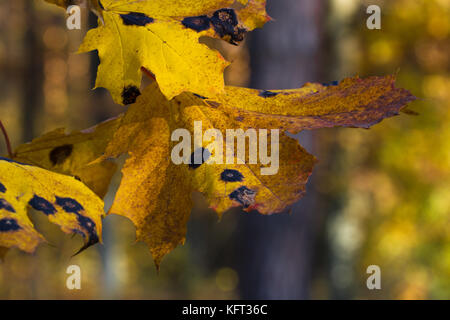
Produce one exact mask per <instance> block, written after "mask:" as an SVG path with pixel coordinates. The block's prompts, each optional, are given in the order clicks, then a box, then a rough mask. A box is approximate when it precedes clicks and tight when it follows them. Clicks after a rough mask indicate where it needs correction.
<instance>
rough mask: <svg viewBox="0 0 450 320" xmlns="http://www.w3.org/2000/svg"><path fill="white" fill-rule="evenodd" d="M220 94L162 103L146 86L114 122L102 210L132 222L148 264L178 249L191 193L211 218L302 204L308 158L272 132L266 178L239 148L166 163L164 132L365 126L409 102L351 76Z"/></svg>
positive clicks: (382, 81) (170, 146)
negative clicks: (118, 161)
mask: <svg viewBox="0 0 450 320" xmlns="http://www.w3.org/2000/svg"><path fill="white" fill-rule="evenodd" d="M226 92H227V93H226V94H225V95H223V96H222V97H220V98H219V99H217V100H215V101H213V100H210V99H207V98H205V97H200V96H198V95H194V94H191V93H184V94H182V95H180V96H178V97H176V98H174V99H173V100H172V101H168V100H167V99H166V98H165V97H164V95H163V94H162V93H161V92H160V90H159V88H158V86H157V85H156V84H153V85H150V86H149V87H148V88H146V90H145V92H144V94H143V95H142V96H141V97H140V98H139V99H138V101H137V102H136V104H134V105H132V106H130V108H129V110H128V111H127V112H126V113H125V115H124V116H123V117H122V119H121V120H120V125H119V126H118V129H117V131H116V133H115V135H114V137H113V139H112V140H111V142H110V143H109V145H108V146H107V148H106V150H105V154H104V156H103V157H102V158H108V157H117V156H119V155H121V154H124V153H128V154H129V156H130V157H129V158H128V159H127V161H126V162H125V165H124V167H123V169H122V173H123V178H122V181H121V184H120V187H119V189H118V191H117V194H116V198H115V201H114V203H113V206H112V208H111V209H110V213H114V214H119V215H123V216H126V217H128V218H130V219H131V220H132V221H133V222H134V224H135V225H136V228H137V240H138V241H145V242H146V243H147V244H148V245H149V247H150V251H151V253H152V255H153V257H154V260H155V263H156V265H157V266H158V265H159V263H160V262H161V260H162V258H163V257H164V255H165V254H167V253H168V252H170V251H171V250H172V249H174V248H175V247H176V246H177V245H178V244H182V243H184V240H185V234H186V224H187V221H188V218H189V215H190V211H191V206H192V200H191V193H192V192H193V191H200V192H202V193H204V194H205V195H206V197H207V200H208V202H209V205H210V206H211V207H212V208H214V209H216V210H217V211H218V213H219V214H222V213H223V212H224V211H225V210H227V209H228V208H230V207H232V206H242V207H243V208H244V209H246V210H253V209H256V210H258V211H259V212H260V213H263V214H272V213H276V212H280V211H282V210H283V209H285V208H286V207H287V206H289V205H291V204H293V203H294V202H295V201H297V200H298V199H299V198H301V197H302V195H303V194H304V192H305V184H306V182H307V180H308V177H309V175H310V174H311V172H312V169H313V166H314V164H315V161H316V160H315V158H314V157H313V156H311V155H310V154H308V153H307V152H306V151H305V150H304V149H303V148H302V147H301V146H300V145H299V144H298V143H297V141H296V140H295V139H292V138H290V137H288V136H287V135H285V134H284V133H281V134H280V137H279V167H278V168H277V171H276V174H274V175H265V174H262V169H264V168H267V165H264V164H258V163H256V164H255V163H252V164H250V163H249V162H248V160H249V148H250V146H249V145H247V146H246V152H245V153H244V155H243V156H242V155H241V156H240V155H239V153H236V152H233V153H234V154H233V155H232V157H233V161H232V162H230V163H229V164H207V162H208V159H206V158H208V157H210V158H214V159H216V157H217V156H218V154H219V153H220V152H219V150H220V148H223V150H222V151H223V152H222V153H227V151H229V147H228V146H223V145H222V147H219V148H217V147H216V146H217V145H214V146H215V147H214V148H211V144H210V142H207V143H206V142H205V141H202V142H201V144H200V145H198V146H197V147H195V146H194V152H193V153H192V154H188V155H186V154H185V155H184V159H185V160H186V159H187V160H188V161H187V162H183V163H178V164H175V163H174V162H173V161H172V152H173V150H174V148H175V147H176V143H175V142H174V141H172V140H173V139H172V133H173V132H174V130H177V128H185V129H187V130H188V131H189V132H190V133H191V134H192V135H195V121H201V122H202V124H203V128H204V129H205V130H207V129H212V128H215V129H218V130H220V131H222V132H225V131H226V130H227V129H228V130H229V129H233V130H238V129H242V130H244V129H249V128H281V129H284V130H289V131H292V132H298V131H300V130H304V129H313V128H320V127H333V126H347V127H363V128H367V127H370V126H371V125H373V124H375V123H377V122H379V121H381V120H382V119H383V118H386V117H390V116H393V115H396V114H398V112H399V111H400V110H401V109H402V108H403V107H404V106H405V105H406V104H407V103H408V102H410V101H412V100H414V99H415V98H414V97H413V96H412V95H411V94H410V93H409V92H408V91H406V90H403V89H396V88H395V87H394V78H393V77H373V78H369V79H359V78H351V79H346V80H344V81H342V82H341V83H340V84H339V85H337V86H330V87H325V86H323V85H320V84H307V85H305V86H304V87H302V88H300V89H295V90H284V91H283V90H278V91H276V90H274V91H267V90H252V89H245V88H235V87H227V89H226ZM202 133H203V129H202ZM271 139H273V138H271ZM213 140H214V139H213ZM218 140H219V139H217V141H218ZM214 141H215V140H214ZM268 143H269V144H270V141H269V142H268ZM195 148H197V149H201V153H202V154H203V155H202V156H201V157H203V160H202V161H200V163H199V164H193V157H194V154H195V150H196V149H195ZM209 148H211V149H209ZM205 151H207V152H206V153H205ZM233 151H235V150H233ZM260 152H261V151H260ZM239 161H240V162H239ZM204 162H206V163H204ZM202 163H203V164H202ZM227 163H228V161H227Z"/></svg>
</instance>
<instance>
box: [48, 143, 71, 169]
mask: <svg viewBox="0 0 450 320" xmlns="http://www.w3.org/2000/svg"><path fill="white" fill-rule="evenodd" d="M72 151H73V145H72V144H65V145H63V146H59V147H56V148H54V149H53V150H52V151H50V154H49V157H50V161H51V162H52V164H53V165H54V166H56V165H57V164H62V163H63V162H64V161H65V160H66V159H67V158H68V157H70V155H71V154H72Z"/></svg>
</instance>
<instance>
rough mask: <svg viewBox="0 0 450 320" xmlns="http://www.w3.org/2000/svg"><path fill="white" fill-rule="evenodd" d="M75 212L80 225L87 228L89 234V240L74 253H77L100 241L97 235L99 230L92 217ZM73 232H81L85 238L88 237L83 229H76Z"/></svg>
mask: <svg viewBox="0 0 450 320" xmlns="http://www.w3.org/2000/svg"><path fill="white" fill-rule="evenodd" d="M75 214H76V215H77V220H78V224H79V225H80V227H81V228H83V229H84V230H86V233H87V235H88V241H87V242H86V243H85V244H84V246H83V247H82V248H81V249H80V250H78V252H77V253H75V254H74V255H77V254H79V253H80V252H82V251H84V250H86V249H87V248H89V247H90V246H92V245H94V244H96V243H98V242H99V238H98V235H97V230H96V226H95V223H94V221H93V220H92V219H91V218H89V217H85V216H82V215H81V214H79V213H75ZM73 232H75V233H78V234H81V235H82V236H83V238H85V237H86V234H85V233H83V232H82V231H81V230H77V229H74V230H73Z"/></svg>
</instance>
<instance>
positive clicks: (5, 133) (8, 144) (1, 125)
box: [0, 120, 13, 159]
mask: <svg viewBox="0 0 450 320" xmlns="http://www.w3.org/2000/svg"><path fill="white" fill-rule="evenodd" d="M0 129H2V132H3V136H4V137H5V142H6V149H7V150H8V155H9V157H10V158H11V159H12V158H13V153H12V149H11V142H10V141H9V137H8V132H6V129H5V126H4V125H3V123H2V121H1V120H0Z"/></svg>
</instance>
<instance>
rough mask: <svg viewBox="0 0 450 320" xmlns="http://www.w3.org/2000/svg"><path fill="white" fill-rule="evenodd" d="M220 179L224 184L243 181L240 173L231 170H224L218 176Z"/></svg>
mask: <svg viewBox="0 0 450 320" xmlns="http://www.w3.org/2000/svg"><path fill="white" fill-rule="evenodd" d="M220 179H222V180H223V181H226V182H238V181H242V180H243V179H244V176H243V175H242V173H240V172H239V171H237V170H233V169H226V170H224V171H223V172H222V173H221V174H220Z"/></svg>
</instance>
